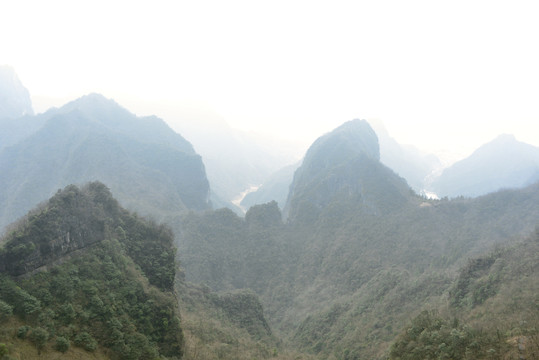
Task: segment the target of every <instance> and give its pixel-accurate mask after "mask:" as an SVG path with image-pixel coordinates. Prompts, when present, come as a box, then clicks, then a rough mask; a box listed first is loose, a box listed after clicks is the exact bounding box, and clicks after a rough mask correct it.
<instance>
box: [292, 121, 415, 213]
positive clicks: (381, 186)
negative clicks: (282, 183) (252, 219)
mask: <svg viewBox="0 0 539 360" xmlns="http://www.w3.org/2000/svg"><path fill="white" fill-rule="evenodd" d="M379 160H380V149H379V146H378V138H377V137H376V134H375V133H374V131H373V130H372V128H371V127H370V125H369V124H368V123H367V122H366V121H365V120H353V121H349V122H347V123H345V124H343V125H341V126H340V127H338V128H337V129H335V130H333V131H332V132H331V133H328V134H326V135H324V136H322V137H320V138H318V139H317V140H316V141H315V142H314V143H313V145H312V146H311V147H310V148H309V150H308V151H307V154H306V155H305V158H304V160H303V163H302V165H301V167H300V168H299V169H298V170H297V171H296V173H295V174H294V181H293V182H292V185H291V186H290V193H289V195H288V200H287V203H286V206H285V208H284V214H285V216H286V217H288V218H289V220H290V221H314V220H316V218H317V217H318V216H319V214H320V212H321V211H322V210H323V209H324V208H326V207H328V205H329V204H330V203H331V202H333V201H340V200H342V201H355V202H361V203H362V204H363V205H364V208H365V209H369V210H368V211H370V212H373V213H378V212H384V211H391V210H392V209H391V208H393V207H394V206H396V205H397V204H398V203H400V204H404V203H405V202H406V201H407V198H408V197H409V192H410V191H409V188H408V185H407V184H406V182H405V181H404V180H403V179H401V178H399V177H398V176H397V175H395V174H394V173H393V172H392V171H391V170H389V169H388V168H386V167H384V166H383V165H382V164H380V162H379ZM352 197H353V198H354V199H352ZM388 201H389V202H388Z"/></svg>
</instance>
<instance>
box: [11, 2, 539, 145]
mask: <svg viewBox="0 0 539 360" xmlns="http://www.w3.org/2000/svg"><path fill="white" fill-rule="evenodd" d="M538 19H539V2H538V1H518V0H512V1H473V0H467V1H455V0H453V1H443V2H442V1H432V0H429V1H335V0H332V1H323V2H322V1H291V0H288V1H275V0H273V1H253V0H250V1H200V0H197V1H156V0H152V1H113V0H105V1H101V0H92V1H76V0H75V1H74V0H71V1H54V0H53V1H51V0H48V1H24V0H2V2H1V3H0V42H1V43H0V63H1V64H8V65H12V66H13V67H14V68H15V70H16V71H17V73H18V75H19V77H20V78H21V80H22V82H23V83H24V84H25V86H26V87H27V88H28V89H29V91H30V93H31V94H32V96H33V97H34V98H35V101H36V102H35V105H36V106H35V107H36V108H37V109H36V110H38V111H43V110H44V108H43V107H44V106H47V105H50V104H55V105H61V104H62V103H63V102H65V101H66V100H71V99H74V98H76V97H79V96H82V95H84V94H87V93H89V92H99V93H102V94H104V95H105V96H107V97H111V98H114V99H115V100H116V101H117V102H119V103H120V104H122V105H124V106H125V107H127V108H128V109H129V110H131V111H133V112H135V113H137V114H139V115H146V114H150V113H153V114H156V115H158V116H161V117H163V118H164V119H165V120H166V121H167V122H169V123H170V124H171V126H172V127H174V128H176V129H178V128H179V126H178V122H179V121H186V119H182V116H181V115H180V114H185V112H182V109H181V108H182V107H185V106H186V104H190V106H191V108H192V107H193V104H196V105H195V107H204V108H205V110H210V111H212V112H215V113H218V114H220V115H221V116H222V118H224V119H225V120H226V121H227V122H228V123H229V124H230V125H231V126H233V127H236V128H240V129H244V130H254V131H257V132H262V133H271V134H274V135H275V134H276V135H279V136H281V137H286V138H297V139H298V140H302V141H309V142H310V141H312V140H313V139H314V138H315V137H316V136H318V135H320V134H322V133H324V132H326V131H329V130H331V129H333V128H334V127H336V126H338V125H340V124H341V123H343V122H345V121H347V120H350V119H352V118H357V117H359V118H366V119H369V118H375V119H379V120H381V121H383V122H384V124H385V125H386V128H387V129H388V131H389V133H390V135H392V136H393V137H395V138H396V139H397V140H398V141H399V142H401V143H413V144H415V145H417V146H418V147H420V148H422V149H426V150H432V151H439V150H444V149H452V150H453V151H456V152H461V153H463V154H466V153H469V152H470V151H471V150H473V149H474V148H476V147H477V146H479V145H480V144H482V143H485V142H487V141H489V140H491V139H493V138H494V137H495V136H496V135H498V134H500V133H513V134H515V136H516V137H517V139H518V140H521V141H525V142H528V143H532V144H534V145H537V146H539V45H538V44H539V21H538ZM46 98H57V99H59V100H47V99H46ZM191 110H192V109H191Z"/></svg>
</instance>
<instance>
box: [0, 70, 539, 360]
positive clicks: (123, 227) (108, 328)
mask: <svg viewBox="0 0 539 360" xmlns="http://www.w3.org/2000/svg"><path fill="white" fill-rule="evenodd" d="M14 84H15V85H16V89H17V91H13V93H14V94H15V95H14V96H15V97H16V98H17V97H19V98H20V99H21V100H20V101H18V102H16V101H12V100H10V102H9V104H10V107H8V106H7V105H6V106H4V105H2V104H0V105H2V106H0V109H9V111H7V110H5V111H4V112H3V113H2V114H0V115H1V116H0V185H1V186H0V226H1V227H2V229H3V230H2V231H3V235H2V237H1V239H0V320H1V323H0V324H1V325H0V359H23V358H32V357H34V358H35V357H39V358H44V359H53V358H62V357H65V358H80V359H96V358H97V359H157V358H166V359H180V358H183V359H210V360H211V359H254V358H257V359H281V360H287V359H295V360H299V359H304V360H315V359H331V360H337V359H338V360H355V359H384V360H386V359H392V360H393V359H395V360H396V359H504V360H505V359H519V358H520V359H522V358H524V359H533V358H538V357H539V341H538V339H539V315H538V314H539V307H538V306H539V305H538V304H539V298H538V294H539V258H538V256H539V228H538V226H539V205H538V204H539V183H538V182H537V179H539V177H538V176H539V175H538V174H539V170H538V169H539V167H538V164H539V151H538V149H537V148H536V147H533V146H531V145H528V144H524V143H520V142H518V141H516V139H515V138H514V137H511V136H506V135H504V136H501V137H499V138H496V139H495V140H493V141H492V142H490V143H488V144H485V145H483V146H481V147H480V148H478V149H477V151H476V152H474V153H473V154H472V155H471V156H470V157H469V158H466V159H463V160H461V161H459V162H457V163H455V164H453V165H452V166H451V167H448V168H446V169H445V170H444V171H443V172H440V175H439V176H438V177H437V178H435V179H430V180H432V181H430V180H429V183H428V184H427V183H425V182H424V179H425V178H426V177H427V176H428V174H430V173H432V171H433V170H434V169H437V168H438V167H439V166H440V162H439V160H437V159H436V158H435V157H434V156H432V155H428V154H423V153H421V152H419V151H418V150H417V149H415V148H413V147H409V146H402V145H400V144H399V143H397V142H396V141H395V140H394V139H392V138H391V137H390V136H389V134H388V133H387V131H385V129H383V128H380V125H377V126H375V127H373V126H371V124H370V122H369V121H366V120H360V119H355V120H350V121H346V122H343V123H342V125H340V126H338V127H336V128H335V129H334V130H332V131H330V132H328V133H326V134H321V136H320V137H319V138H318V139H316V140H315V141H314V142H313V143H312V145H311V146H310V147H309V149H308V150H307V151H306V153H305V156H304V157H303V159H302V160H301V161H300V162H297V159H291V158H289V157H286V156H284V157H279V156H280V155H279V154H278V152H279V151H278V149H277V150H275V151H274V152H271V151H269V150H268V151H267V152H265V150H263V149H264V147H263V146H258V147H256V146H254V145H253V144H251V143H249V142H248V141H246V140H245V139H244V138H242V137H240V136H239V135H237V134H235V135H234V134H233V133H232V132H228V130H227V133H226V134H225V135H223V144H224V145H221V146H220V147H216V149H221V150H220V152H221V154H219V150H216V149H205V150H204V151H205V152H206V153H208V154H211V151H213V155H212V156H215V157H213V158H211V159H208V160H207V159H206V158H204V156H202V155H200V154H199V153H198V152H197V151H196V150H195V149H197V146H195V145H193V144H191V143H190V141H189V139H187V138H184V137H183V136H182V135H180V134H178V133H176V132H175V131H173V130H172V129H171V128H170V127H169V126H168V125H167V124H166V123H165V122H164V120H162V119H160V118H157V117H154V116H147V117H139V116H136V115H135V114H133V113H131V112H129V111H128V110H127V109H125V108H123V107H122V106H121V105H119V104H118V103H116V102H115V101H113V100H111V99H108V98H106V97H104V96H102V95H99V94H90V95H86V96H83V97H81V98H79V99H76V100H74V101H72V102H69V103H67V104H65V105H64V106H62V107H60V108H54V109H50V110H49V111H47V112H45V113H42V114H37V115H33V112H32V111H30V110H31V107H30V108H29V107H28V101H27V100H28V99H27V97H28V96H27V92H25V91H24V89H23V90H21V86H22V84H20V82H18V81H15V82H14ZM9 99H11V98H9ZM13 104H18V105H16V106H15V107H14V106H12V105H13ZM375 128H376V129H375ZM218 137H219V134H218V132H216V133H213V134H211V139H215V138H218ZM234 139H240V140H238V142H234V141H235V140H234ZM227 146H228V147H229V150H230V151H229V152H227V153H224V151H223V150H222V149H225V148H227ZM199 148H201V147H200V146H199ZM245 149H251V150H250V152H249V151H245ZM266 149H267V147H266ZM210 150H211V151H210ZM238 153H242V154H243V156H242V159H236V160H237V161H236V160H235V158H234V157H233V156H234V154H236V155H237V154H238ZM217 155H223V156H225V155H226V156H230V158H229V159H227V162H223V163H219V161H218V157H217ZM279 159H280V160H279ZM255 160H256V161H255ZM207 161H208V162H207ZM235 161H236V165H233V164H234V162H235ZM207 164H211V165H210V166H209V168H211V176H209V175H208V173H209V172H210V171H208V169H207ZM290 164H292V165H290ZM252 183H256V184H261V185H260V186H251V187H250V188H249V189H248V190H247V191H244V192H243V193H242V196H241V198H236V199H235V198H234V197H235V196H236V194H237V193H238V192H240V191H242V190H243V189H245V188H246V186H248V185H249V184H252ZM428 186H432V187H431V188H430V190H431V191H432V192H436V194H438V195H440V198H439V199H438V198H434V197H431V196H425V195H421V194H422V193H421V190H424V189H427V190H429V188H428ZM425 194H428V193H425ZM241 207H244V210H245V212H243V211H241Z"/></svg>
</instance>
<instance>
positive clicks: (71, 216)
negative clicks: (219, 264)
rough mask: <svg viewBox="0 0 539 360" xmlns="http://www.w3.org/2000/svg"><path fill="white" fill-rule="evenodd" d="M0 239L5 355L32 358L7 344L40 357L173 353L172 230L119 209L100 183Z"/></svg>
mask: <svg viewBox="0 0 539 360" xmlns="http://www.w3.org/2000/svg"><path fill="white" fill-rule="evenodd" d="M2 242H3V247H2V248H0V260H1V261H0V264H1V265H0V266H1V267H0V290H1V291H0V305H2V307H3V309H4V310H6V309H7V311H4V312H3V313H2V314H1V315H0V316H2V317H4V319H3V322H2V326H1V328H2V331H1V332H0V340H1V341H2V342H5V343H6V342H7V343H8V344H10V346H8V348H9V353H10V355H13V356H23V357H28V358H29V357H32V356H34V357H35V354H36V350H35V349H34V350H33V351H30V350H29V349H28V344H29V343H28V342H25V341H21V340H16V339H17V337H18V338H19V339H28V340H29V341H30V343H33V344H34V345H35V347H36V348H37V354H38V355H39V354H40V353H42V352H44V353H45V354H46V355H45V356H47V357H50V356H53V355H54V354H56V356H59V355H60V354H59V352H66V351H70V352H71V350H69V349H70V346H71V345H73V346H76V347H79V348H83V349H84V350H86V351H87V352H90V353H91V352H94V351H95V352H97V353H98V354H107V356H106V357H108V358H118V359H134V358H157V357H159V356H160V355H162V356H166V357H171V358H175V357H180V356H181V355H182V352H183V335H182V331H181V328H180V322H179V318H178V316H179V313H178V308H177V301H176V298H175V296H174V293H173V286H174V277H175V269H176V265H175V260H174V258H175V248H174V247H173V237H172V233H171V232H170V230H168V229H167V228H165V227H163V226H158V225H156V224H155V223H152V222H148V221H146V220H143V219H141V218H138V217H137V216H136V215H132V214H130V213H129V212H127V211H126V210H124V209H123V208H121V207H120V206H119V205H118V203H117V202H116V200H115V199H114V198H112V195H111V193H110V191H109V190H108V189H107V188H106V187H105V186H104V185H103V184H101V183H96V182H94V183H90V184H89V185H86V186H85V187H83V188H81V189H79V188H77V187H75V186H73V185H71V186H68V187H66V188H65V189H64V190H62V191H59V192H58V193H57V194H56V195H54V196H53V197H52V198H51V199H50V200H49V201H48V202H46V203H44V204H43V205H41V206H40V207H39V208H37V209H36V210H34V211H32V212H31V213H30V214H29V215H27V216H26V217H25V218H23V219H21V220H19V222H18V223H17V224H16V226H15V227H14V228H13V230H12V231H11V232H10V233H9V234H7V235H6V237H5V239H3V241H2ZM73 351H74V350H73ZM68 354H69V353H68ZM72 354H73V353H72ZM67 356H68V357H69V355H67ZM79 356H81V355H79ZM82 356H84V354H83V355H82ZM91 357H92V355H91V354H88V355H86V358H91Z"/></svg>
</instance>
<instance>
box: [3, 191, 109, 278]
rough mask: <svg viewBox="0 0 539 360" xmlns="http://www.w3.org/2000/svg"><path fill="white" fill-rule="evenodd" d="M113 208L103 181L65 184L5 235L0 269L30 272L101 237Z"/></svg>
mask: <svg viewBox="0 0 539 360" xmlns="http://www.w3.org/2000/svg"><path fill="white" fill-rule="evenodd" d="M117 211H118V205H117V202H116V201H115V200H114V199H113V198H112V195H111V194H110V192H109V191H108V189H107V188H106V187H105V186H104V185H103V184H100V183H91V184H89V185H88V186H87V187H86V188H84V189H83V190H80V189H78V188H77V187H75V186H68V187H67V188H66V189H64V190H63V191H60V192H58V193H57V194H56V195H55V196H54V197H52V198H51V199H50V200H49V202H48V203H47V204H45V205H42V207H41V208H39V209H38V210H35V211H33V212H31V213H29V214H28V215H27V216H26V217H25V218H23V219H22V220H20V221H19V223H18V224H16V225H17V226H16V230H13V231H12V232H11V233H9V234H8V235H7V236H6V237H7V239H6V240H5V245H4V247H3V248H2V249H0V272H5V273H7V274H9V275H12V276H20V275H24V274H27V273H31V272H33V271H35V270H36V269H39V268H41V267H44V266H47V265H49V264H53V263H55V262H57V261H58V260H60V259H62V258H63V257H65V256H66V255H68V254H70V253H72V252H74V251H77V250H81V249H84V248H87V247H89V246H91V245H92V244H95V243H97V242H100V241H102V240H104V239H105V232H106V228H107V227H106V222H107V219H108V218H109V217H114V216H115V214H114V213H115V212H117Z"/></svg>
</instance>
